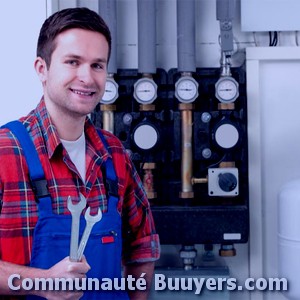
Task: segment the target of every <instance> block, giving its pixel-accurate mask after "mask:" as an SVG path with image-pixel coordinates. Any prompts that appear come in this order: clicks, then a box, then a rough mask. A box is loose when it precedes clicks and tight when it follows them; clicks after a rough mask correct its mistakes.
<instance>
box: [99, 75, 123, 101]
mask: <svg viewBox="0 0 300 300" xmlns="http://www.w3.org/2000/svg"><path fill="white" fill-rule="evenodd" d="M118 89H119V85H118V84H117V83H116V81H115V80H114V79H113V78H107V79H106V83H105V93H104V95H103V97H102V99H101V101H100V103H102V104H112V103H113V102H115V101H116V100H117V99H118V97H119V92H118Z"/></svg>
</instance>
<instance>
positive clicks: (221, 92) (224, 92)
mask: <svg viewBox="0 0 300 300" xmlns="http://www.w3.org/2000/svg"><path fill="white" fill-rule="evenodd" d="M215 88H216V90H215V92H216V98H217V99H218V100H219V101H220V102H223V103H231V102H234V101H235V100H236V99H237V97H238V96H239V84H238V83H237V82H236V80H235V79H234V78H232V77H230V76H225V77H221V78H220V79H219V80H218V81H217V82H216V85H215Z"/></svg>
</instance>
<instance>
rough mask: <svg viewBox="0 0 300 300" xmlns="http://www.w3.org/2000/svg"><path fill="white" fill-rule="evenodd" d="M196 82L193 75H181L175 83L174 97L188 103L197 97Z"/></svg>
mask: <svg viewBox="0 0 300 300" xmlns="http://www.w3.org/2000/svg"><path fill="white" fill-rule="evenodd" d="M198 86H199V85H198V82H197V81H196V80H195V79H194V78H193V77H187V76H186V77H181V78H180V79H179V80H178V81H177V82H176V84H175V97H176V98H177V99H178V100H179V101H181V102H184V103H190V102H193V101H194V100H196V98H197V97H198V95H199V93H198Z"/></svg>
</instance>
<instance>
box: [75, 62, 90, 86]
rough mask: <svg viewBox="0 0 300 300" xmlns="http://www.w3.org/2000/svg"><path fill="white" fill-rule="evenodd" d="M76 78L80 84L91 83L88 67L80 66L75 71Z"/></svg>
mask: <svg viewBox="0 0 300 300" xmlns="http://www.w3.org/2000/svg"><path fill="white" fill-rule="evenodd" d="M77 77H78V79H79V80H80V81H81V82H84V83H86V84H88V83H90V82H92V80H93V77H92V70H91V68H90V66H88V65H82V66H80V67H79V68H78V70H77Z"/></svg>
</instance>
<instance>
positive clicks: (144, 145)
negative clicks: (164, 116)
mask: <svg viewBox="0 0 300 300" xmlns="http://www.w3.org/2000/svg"><path fill="white" fill-rule="evenodd" d="M158 139H159V136H158V132H157V130H156V129H155V127H154V126H153V125H152V124H143V123H141V124H139V125H138V126H137V128H136V129H135V130H134V134H133V140H134V142H135V144H136V145H137V146H138V147H139V148H140V149H141V150H150V149H152V148H153V147H154V146H155V145H156V144H157V142H158Z"/></svg>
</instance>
